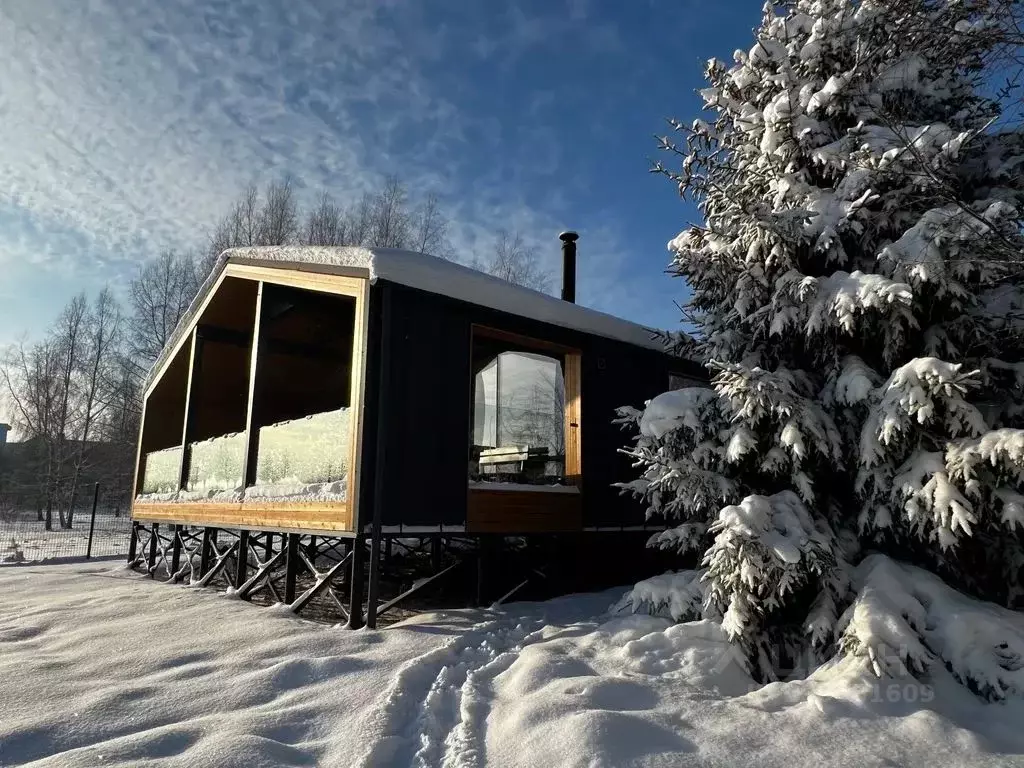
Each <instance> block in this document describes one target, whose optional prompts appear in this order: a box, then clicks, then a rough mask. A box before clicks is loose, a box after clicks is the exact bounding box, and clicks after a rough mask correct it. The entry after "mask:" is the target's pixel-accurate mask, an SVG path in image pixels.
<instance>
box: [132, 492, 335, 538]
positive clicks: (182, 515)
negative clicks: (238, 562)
mask: <svg viewBox="0 0 1024 768" xmlns="http://www.w3.org/2000/svg"><path fill="white" fill-rule="evenodd" d="M132 516H133V518H134V519H136V520H146V521H152V522H159V523H180V524H182V525H197V526H212V527H223V528H257V529H260V530H266V529H268V528H269V529H272V530H280V529H282V528H288V529H290V530H296V531H344V532H349V531H351V526H350V525H349V523H348V520H350V519H351V515H350V514H349V511H348V503H347V502H344V501H332V502H295V501H288V500H286V499H285V500H282V501H280V502H268V501H242V502H205V501H197V502H189V501H176V502H170V503H161V502H147V501H138V502H135V505H134V508H133V510H132Z"/></svg>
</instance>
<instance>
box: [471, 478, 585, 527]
mask: <svg viewBox="0 0 1024 768" xmlns="http://www.w3.org/2000/svg"><path fill="white" fill-rule="evenodd" d="M582 529H583V497H582V495H581V494H579V493H571V492H569V493H567V492H566V491H564V490H562V491H557V492H545V491H532V490H531V491H522V490H500V489H494V490H491V489H490V488H470V489H469V504H468V506H467V507H466V532H467V533H505V534H519V533H569V532H572V531H580V530H582Z"/></svg>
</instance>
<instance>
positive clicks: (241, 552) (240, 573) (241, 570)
mask: <svg viewBox="0 0 1024 768" xmlns="http://www.w3.org/2000/svg"><path fill="white" fill-rule="evenodd" d="M236 554H237V556H238V562H237V563H236V567H235V587H236V588H237V587H240V586H241V585H242V584H245V580H246V578H247V577H248V575H249V531H247V530H245V529H243V530H241V531H240V532H239V533H238V552H237V553H236Z"/></svg>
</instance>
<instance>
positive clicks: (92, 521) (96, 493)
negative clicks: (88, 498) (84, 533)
mask: <svg viewBox="0 0 1024 768" xmlns="http://www.w3.org/2000/svg"><path fill="white" fill-rule="evenodd" d="M99 502H100V484H99V483H96V484H95V485H94V486H93V488H92V514H91V515H90V516H89V543H88V544H87V545H86V547H85V559H86V560H88V559H89V558H91V557H92V532H93V531H94V530H95V528H96V505H97V504H99Z"/></svg>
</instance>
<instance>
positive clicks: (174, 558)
mask: <svg viewBox="0 0 1024 768" xmlns="http://www.w3.org/2000/svg"><path fill="white" fill-rule="evenodd" d="M171 530H172V531H173V533H172V535H173V536H174V538H173V539H172V540H171V572H170V574H169V576H170V577H171V578H172V579H173V578H174V574H176V573H177V572H178V568H179V567H180V566H181V526H180V525H175V526H173V527H172V528H171Z"/></svg>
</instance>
